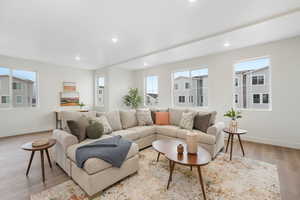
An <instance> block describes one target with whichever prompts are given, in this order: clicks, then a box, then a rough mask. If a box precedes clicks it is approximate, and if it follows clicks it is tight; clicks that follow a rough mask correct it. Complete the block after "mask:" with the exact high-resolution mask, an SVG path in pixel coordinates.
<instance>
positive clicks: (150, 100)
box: [146, 93, 158, 106]
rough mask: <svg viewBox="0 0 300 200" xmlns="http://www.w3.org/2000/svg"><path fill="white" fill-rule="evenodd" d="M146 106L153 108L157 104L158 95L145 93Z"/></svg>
mask: <svg viewBox="0 0 300 200" xmlns="http://www.w3.org/2000/svg"><path fill="white" fill-rule="evenodd" d="M146 104H147V105H148V106H155V105H157V104H158V94H154V93H147V94H146Z"/></svg>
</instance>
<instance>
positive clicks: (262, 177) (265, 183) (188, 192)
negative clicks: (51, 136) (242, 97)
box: [31, 148, 281, 200]
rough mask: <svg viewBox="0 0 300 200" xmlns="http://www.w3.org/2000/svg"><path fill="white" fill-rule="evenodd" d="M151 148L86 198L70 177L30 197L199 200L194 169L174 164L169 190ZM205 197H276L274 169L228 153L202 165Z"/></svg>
mask: <svg viewBox="0 0 300 200" xmlns="http://www.w3.org/2000/svg"><path fill="white" fill-rule="evenodd" d="M156 157H157V153H156V152H155V151H154V150H153V149H152V148H149V149H146V150H143V151H141V152H140V161H139V164H140V169H139V172H138V173H136V174H134V175H131V176H129V177H128V178H126V179H124V180H122V181H121V182H119V183H117V184H115V185H113V186H111V187H110V188H108V189H106V190H104V191H103V192H102V193H100V194H98V195H96V196H95V197H92V198H88V196H87V195H86V194H85V193H84V192H83V191H82V189H81V188H80V187H79V186H78V185H76V184H75V183H74V182H73V181H71V180H69V181H67V182H64V183H62V184H60V185H57V186H54V187H52V188H50V189H48V190H45V191H43V192H41V193H38V194H35V195H32V196H31V200H150V199H151V200H152V199H155V200H156V199H157V200H159V199H162V200H171V199H172V200H175V199H178V200H182V199H185V200H187V199H191V200H202V199H203V197H202V192H201V187H200V184H199V182H198V180H199V179H198V174H197V170H196V168H195V169H193V171H190V168H189V167H186V166H180V165H176V166H175V169H174V173H173V180H172V182H171V184H170V188H169V190H167V189H166V186H167V181H168V176H169V166H168V160H167V159H166V158H165V157H163V156H162V157H161V159H160V161H159V162H156ZM202 175H203V178H204V182H205V188H206V195H207V199H210V200H225V199H226V200H253V199H264V200H279V199H281V197H280V187H279V180H278V173H277V168H276V166H275V165H271V164H268V163H265V162H261V161H256V160H251V159H247V158H241V157H233V160H232V161H229V158H228V155H227V154H220V155H218V157H217V158H216V159H215V160H213V161H212V162H211V163H209V164H208V165H207V166H205V167H202Z"/></svg>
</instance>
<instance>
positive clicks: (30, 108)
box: [0, 106, 40, 111]
mask: <svg viewBox="0 0 300 200" xmlns="http://www.w3.org/2000/svg"><path fill="white" fill-rule="evenodd" d="M39 108H40V106H36V107H17V108H13V107H9V108H0V110H2V111H10V110H35V109H39Z"/></svg>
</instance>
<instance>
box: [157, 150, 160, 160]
mask: <svg viewBox="0 0 300 200" xmlns="http://www.w3.org/2000/svg"><path fill="white" fill-rule="evenodd" d="M159 156H160V152H158V155H157V159H156V162H158V161H159Z"/></svg>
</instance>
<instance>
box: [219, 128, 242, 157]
mask: <svg viewBox="0 0 300 200" xmlns="http://www.w3.org/2000/svg"><path fill="white" fill-rule="evenodd" d="M223 131H224V132H225V133H227V134H228V140H227V145H226V150H225V153H227V149H228V145H229V143H231V144H230V160H231V159H232V146H233V138H234V136H235V135H237V136H238V139H239V143H240V146H241V149H242V152H243V156H245V152H244V147H243V144H242V140H241V136H240V135H243V134H246V133H247V131H246V130H243V129H237V130H235V131H233V130H231V129H229V128H224V129H223Z"/></svg>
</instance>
